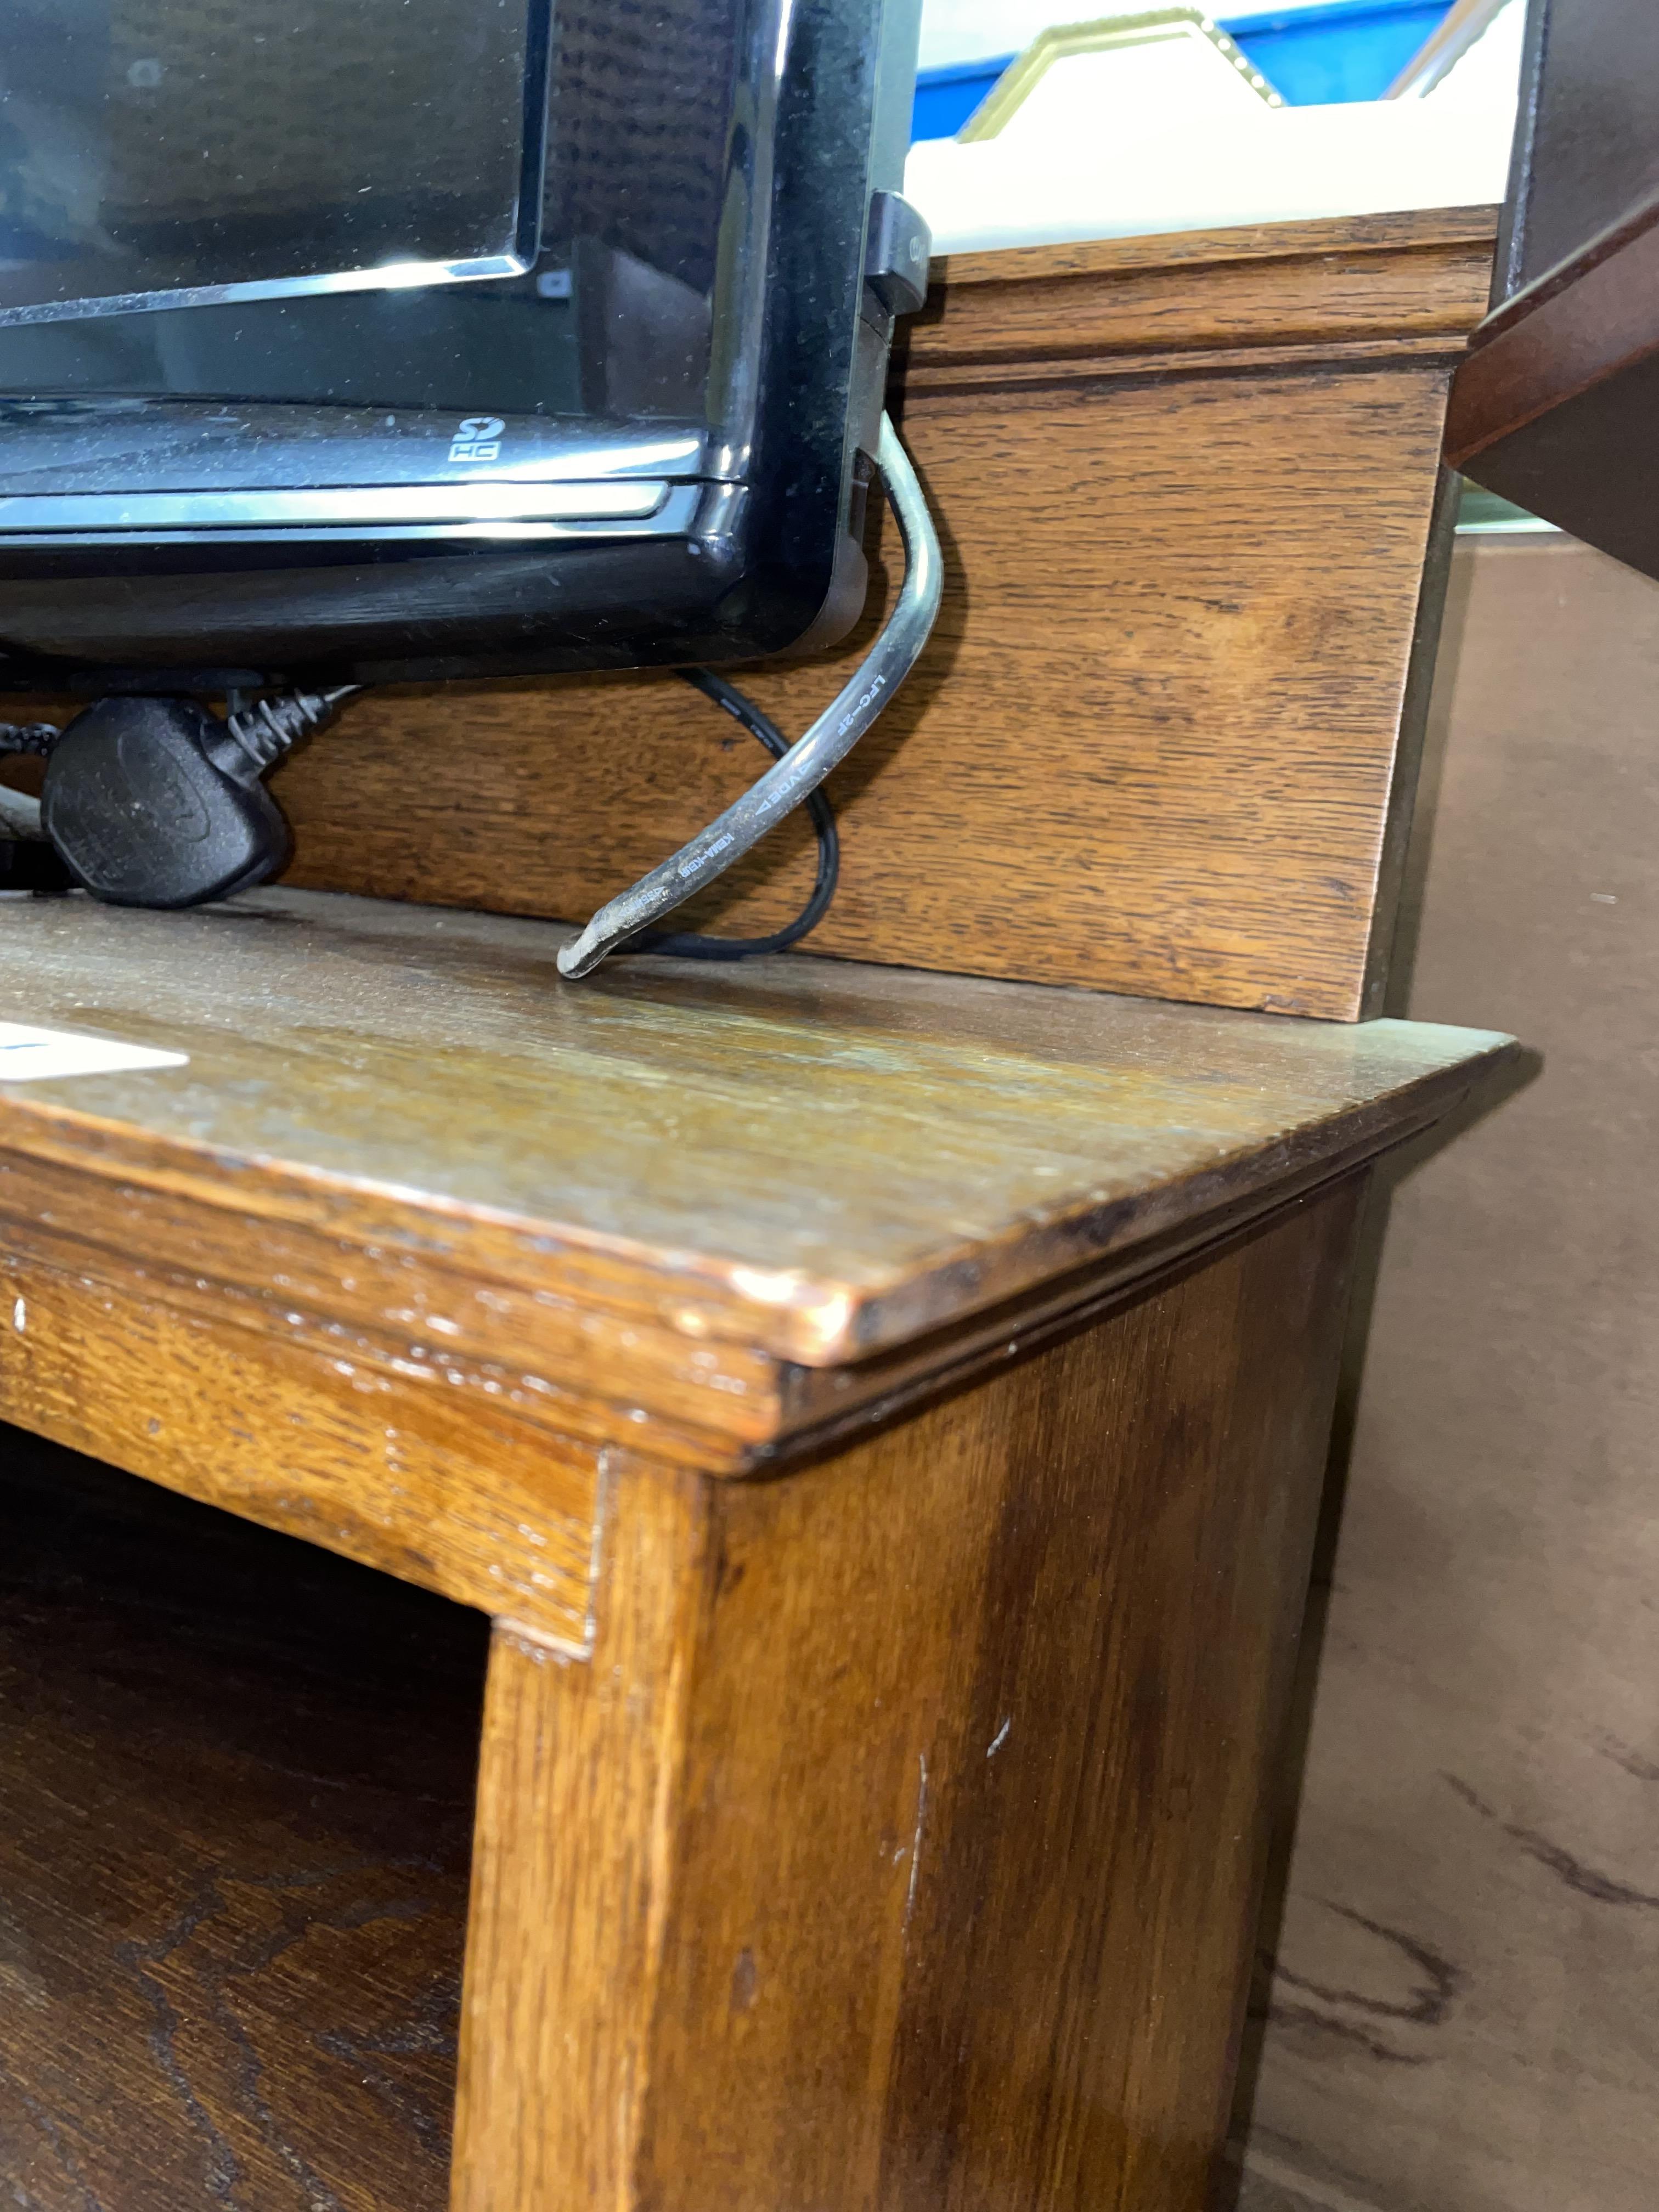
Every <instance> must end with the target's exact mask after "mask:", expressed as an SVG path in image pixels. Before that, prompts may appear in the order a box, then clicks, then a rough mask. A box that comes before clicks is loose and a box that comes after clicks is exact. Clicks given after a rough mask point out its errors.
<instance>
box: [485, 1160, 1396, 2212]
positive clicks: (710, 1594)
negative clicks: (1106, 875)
mask: <svg viewBox="0 0 1659 2212" xmlns="http://www.w3.org/2000/svg"><path fill="white" fill-rule="evenodd" d="M1357 1198H1358V1188H1357V1185H1356V1184H1354V1183H1349V1184H1346V1185H1344V1186H1342V1187H1340V1188H1335V1189H1334V1190H1331V1191H1329V1192H1327V1193H1326V1194H1323V1195H1321V1196H1319V1197H1316V1198H1315V1199H1312V1200H1306V1201H1304V1202H1302V1203H1300V1204H1298V1205H1297V1206H1295V1207H1294V1208H1292V1209H1291V1210H1290V1211H1288V1212H1285V1214H1283V1215H1281V1216H1279V1217H1278V1218H1276V1219H1275V1220H1274V1221H1273V1223H1272V1224H1270V1225H1267V1226H1266V1227H1264V1228H1262V1229H1260V1230H1258V1231H1255V1233H1253V1234H1252V1235H1250V1236H1249V1237H1244V1238H1243V1239H1241V1240H1239V1241H1237V1242H1236V1243H1233V1244H1231V1246H1229V1247H1227V1248H1226V1249H1223V1250H1221V1251H1219V1252H1218V1253H1216V1254H1215V1255H1212V1256H1210V1257H1208V1258H1206V1260H1204V1261H1202V1262H1201V1263H1199V1264H1196V1265H1194V1266H1193V1267H1191V1268H1189V1269H1188V1272H1186V1273H1184V1274H1182V1276H1180V1277H1179V1278H1178V1279H1173V1280H1171V1281H1170V1282H1168V1283H1166V1284H1165V1285H1164V1287H1163V1288H1161V1289H1159V1290H1158V1291H1156V1292H1155V1293H1153V1294H1152V1295H1149V1296H1146V1297H1142V1298H1140V1299H1139V1302H1138V1303H1135V1304H1132V1305H1129V1306H1127V1308H1125V1309H1123V1310H1120V1311H1118V1312H1116V1313H1115V1314H1113V1315H1111V1316H1109V1317H1108V1318H1106V1319H1104V1320H1103V1321H1100V1322H1096V1323H1094V1324H1093V1325H1091V1327H1090V1328H1087V1329H1086V1330H1085V1331H1083V1332H1082V1333H1080V1334H1076V1335H1073V1336H1072V1337H1070V1338H1069V1339H1067V1340H1063V1341H1060V1342H1058V1343H1055V1344H1053V1345H1051V1346H1048V1348H1047V1349H1046V1350H1043V1351H1041V1352H1036V1353H1035V1354H1033V1355H1032V1356H1031V1357H1030V1358H1024V1359H1023V1360H1018V1361H1015V1362H1011V1363H1010V1364H1008V1365H1007V1366H1006V1367H1005V1368H1004V1369H1003V1370H1000V1372H998V1373H997V1374H996V1375H995V1376H993V1377H992V1378H990V1379H988V1380H987V1381H984V1382H981V1383H979V1384H977V1385H976V1386H975V1387H974V1388H972V1389H966V1390H963V1391H961V1392H959V1393H957V1395H953V1396H950V1397H947V1398H945V1399H943V1400H941V1401H936V1402H934V1403H933V1404H932V1405H930V1406H928V1407H927V1408H925V1409H924V1410H922V1411H921V1412H919V1413H915V1414H914V1415H913V1416H912V1417H911V1418H910V1419H908V1420H906V1421H904V1422H902V1423H901V1424H899V1425H896V1426H894V1427H891V1428H889V1429H887V1430H884V1431H881V1432H879V1433H877V1434H873V1435H872V1436H870V1437H866V1438H865V1439H863V1440H861V1441H860V1442H858V1443H855V1444H854V1445H852V1446H850V1447H848V1448H847V1449H842V1450H841V1451H840V1452H839V1453H838V1454H837V1455H836V1456H834V1457H832V1458H829V1459H825V1460H823V1461H821V1462H817V1463H816V1464H813V1465H811V1466H810V1467H806V1468H801V1469H799V1470H797V1471H795V1472H792V1473H788V1474H783V1475H781V1476H779V1477H776V1478H775V1479H772V1480H763V1481H753V1482H721V1481H711V1480H704V1479H702V1478H700V1477H694V1476H686V1475H682V1474H674V1473H671V1472H670V1471H667V1470H665V1469H662V1468H653V1467H649V1466H646V1465H643V1464H641V1463H640V1462H630V1461H628V1460H626V1459H624V1458H623V1456H622V1455H617V1459H616V1462H615V1464H614V1466H613V1469H612V1480H611V1486H610V1490H609V1492H608V1496H607V1502H606V1522H605V1535H604V1555H603V1561H602V1568H601V1574H600V1577H599V1589H598V1593H597V1603H596V1613H595V1620H596V1632H595V1640H594V1645H593V1650H592V1655H591V1657H590V1658H589V1659H587V1660H586V1661H573V1660H569V1659H562V1658H560V1657H558V1656H555V1655H554V1654H553V1653H552V1652H551V1651H550V1650H549V1649H548V1648H547V1647H545V1646H542V1645H538V1644H535V1643H533V1642H532V1641H531V1640H530V1639H527V1638H524V1637H523V1636H521V1635H519V1634H517V1633H516V1632H514V1631H513V1629H512V1628H511V1627H510V1626H507V1625H501V1626H498V1628H497V1632H496V1636H495V1646H494V1654H493V1657H492V1661H491V1667H490V1679H489V1695H488V1699H487V1707H486V1716H485V1725H484V1736H483V1764H482V1769H481V1775H480V1792H479V1802H478V1814H477V1846H476V1857H475V1865H474V1875H473V1906H472V1923H471V1930H470V1936H469V1949H468V1960H467V1991H466V2002H465V2028H464V2037H463V2049H462V2054H461V2080H460V2102H459V2114H458V2127H457V2137H456V2146H455V2167H454V2173H455V2179H454V2195H453V2202H454V2205H455V2208H456V2212H579V2209H580V2212H595V2208H603V2212H635V2208H639V2212H646V2208H661V2209H662V2212H854V2208H858V2212H868V2208H878V2212H939V2208H941V2207H945V2206H950V2207H961V2208H964V2212H966V2208H973V2212H1050V2208H1057V2207H1064V2208H1066V2212H1073V2208H1075V2212H1083V2208H1085V2207H1086V2208H1088V2212H1101V2208H1107V2207H1121V2208H1132V2212H1200V2207H1201V2206H1202V2203H1203V2201H1204V2197H1205V2193H1206V2187H1207V2185H1208V2179H1209V2173H1210V2168H1211V2166H1212V2160H1213V2156H1214V2153H1215V2151H1216V2148H1218V2142H1219V2140H1220V2136H1221V2132H1222V2130H1223V2127H1224V2125H1225V2115H1226V2110H1227V2102H1228V2096H1229V2092H1230V2088H1231V2075H1232V2070H1233V2066H1234V2063H1235V2059H1236V2052H1237V2036H1238V2029H1239V2025H1240V2020H1241V2015H1242V2008H1243V1992H1244V1987H1245V1983H1246V1979H1247V1975H1248V1966H1249V1948H1250V1943H1251V1938H1252V1934H1253V1929H1254V1921H1255V1910H1256V1904H1257V1897H1258V1891H1259V1886H1260V1879H1261V1859H1262V1852H1263V1848H1264V1844H1265V1838H1266V1826H1267V1799H1268V1784H1269V1781H1270V1778H1271V1773H1272V1765H1273V1756H1274V1753H1275V1750H1276V1747H1277V1741H1278V1736H1279V1723H1280V1717H1281V1714H1282V1710H1283V1705H1284V1699H1285V1691H1286V1688H1287V1686H1288V1678H1289V1672H1290V1665H1291V1656H1292V1653H1293V1649H1294V1644H1295V1638H1296V1632H1297V1626H1298V1624H1299V1621H1300V1618H1301V1611H1302V1603H1303V1596H1304V1584H1305V1579H1306V1574H1307V1565H1308V1558H1309V1552H1310V1545H1311V1541H1312V1532H1313V1525H1314V1518H1315V1513H1316V1504H1317V1498H1318V1491H1319V1483H1320V1476H1321V1473H1322V1467H1323V1462H1324V1455H1325V1449H1326V1444H1327V1439H1328V1432H1329V1425H1330V1413H1331V1404H1332V1395H1333V1392H1334V1383H1335V1374H1336V1364H1337V1357H1338V1350H1339V1345H1340V1333H1341V1324H1342V1310H1343V1304H1344V1289H1345V1283H1346V1268H1347V1261H1348V1255H1349V1252H1350V1249H1351V1246H1352V1232H1353V1225H1354V1218H1355V1208H1356V1204H1357Z"/></svg>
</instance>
